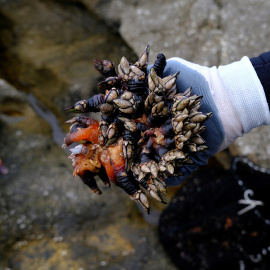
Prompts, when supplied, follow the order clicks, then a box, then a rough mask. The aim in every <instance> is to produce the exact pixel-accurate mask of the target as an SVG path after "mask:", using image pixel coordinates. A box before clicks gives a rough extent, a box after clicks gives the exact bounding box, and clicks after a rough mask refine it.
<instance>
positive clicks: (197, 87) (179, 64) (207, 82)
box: [163, 56, 270, 186]
mask: <svg viewBox="0 0 270 270" xmlns="http://www.w3.org/2000/svg"><path fill="white" fill-rule="evenodd" d="M178 71H180V76H179V78H178V79H177V89H178V91H179V92H184V91H185V90H186V89H187V88H189V87H192V94H195V95H198V96H203V99H202V101H201V104H202V105H201V107H200V111H201V112H203V113H208V112H212V113H213V115H212V117H211V118H210V119H209V120H207V121H206V122H205V123H204V125H205V126H206V130H205V131H203V132H202V133H201V134H200V135H201V136H202V137H203V138H204V139H205V141H206V145H207V146H208V150H206V151H204V152H199V153H194V154H192V156H191V158H192V160H193V161H194V165H188V166H183V167H182V168H181V172H183V173H184V175H183V176H180V177H170V178H168V179H166V183H167V185H168V186H177V185H179V184H181V183H182V182H183V181H184V180H185V179H186V178H187V177H188V176H189V175H190V174H191V173H192V172H193V171H195V170H197V168H198V166H199V165H206V164H207V162H208V159H209V158H210V157H211V156H214V155H215V154H216V153H217V152H219V151H221V150H223V149H225V148H226V147H228V146H229V145H230V144H231V143H232V142H234V141H235V140H236V139H237V138H238V137H241V136H243V134H245V133H248V132H249V131H250V130H251V129H253V128H255V127H258V126H261V125H269V124H270V114H269V107H268V104H267V101H266V97H265V93H264V89H263V87H262V84H261V82H260V80H259V78H258V76H257V74H256V72H255V70H254V68H253V66H252V64H251V62H250V60H249V58H248V57H246V56H245V57H243V58H242V59H241V60H240V61H238V62H234V63H231V64H229V65H226V66H220V67H219V68H217V67H212V68H208V67H205V66H200V65H197V64H193V63H190V62H188V61H185V60H184V59H181V58H177V57H174V58H171V59H169V60H167V65H166V67H165V70H164V72H163V76H164V77H166V76H168V75H170V74H174V73H176V72H178Z"/></svg>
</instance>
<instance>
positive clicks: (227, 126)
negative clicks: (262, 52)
mask: <svg viewBox="0 0 270 270" xmlns="http://www.w3.org/2000/svg"><path fill="white" fill-rule="evenodd" d="M213 72H216V73H217V74H216V75H217V76H215V77H218V78H219V85H220V87H218V88H217V89H213V91H214V94H213V98H214V100H215V102H216V105H217V107H218V110H219V114H220V118H221V121H222V123H223V126H224V130H225V140H224V141H223V144H222V146H221V148H220V150H222V149H224V148H226V147H227V146H228V145H230V144H231V143H232V142H233V141H235V140H236V139H237V138H238V137H241V136H243V134H245V133H248V132H249V131H250V130H251V129H253V128H255V127H258V126H261V125H269V124H270V113H269V107H268V103H267V100H266V97H265V93H264V90H263V86H262V84H261V82H260V80H259V78H258V76H257V74H256V72H255V70H254V68H253V66H252V64H251V62H250V60H249V59H248V57H246V56H245V57H243V58H242V59H241V60H240V61H238V62H234V63H231V64H229V65H226V66H220V67H219V68H218V69H213V68H211V69H210V73H213ZM211 77H213V76H211Z"/></svg>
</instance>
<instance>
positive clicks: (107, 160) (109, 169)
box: [99, 148, 117, 184]
mask: <svg viewBox="0 0 270 270" xmlns="http://www.w3.org/2000/svg"><path fill="white" fill-rule="evenodd" d="M99 160H100V162H101V165H102V166H103V167H104V168H105V170H106V173H107V176H108V178H109V180H110V181H111V182H112V183H114V184H116V183H117V181H116V176H115V173H114V170H113V166H112V164H111V157H110V152H109V150H108V148H105V149H103V150H102V151H101V152H100V153H99Z"/></svg>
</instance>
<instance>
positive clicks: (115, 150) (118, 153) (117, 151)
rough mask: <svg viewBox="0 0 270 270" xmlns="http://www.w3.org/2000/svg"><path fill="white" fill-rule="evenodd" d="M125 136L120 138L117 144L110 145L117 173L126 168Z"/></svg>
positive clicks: (112, 160)
mask: <svg viewBox="0 0 270 270" xmlns="http://www.w3.org/2000/svg"><path fill="white" fill-rule="evenodd" d="M122 149H123V138H121V139H120V140H118V142H117V144H115V145H112V146H110V147H109V151H110V155H111V162H112V165H113V167H114V171H115V173H116V174H117V173H120V172H123V171H124V170H125V158H124V154H123V150H122Z"/></svg>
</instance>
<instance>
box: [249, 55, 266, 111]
mask: <svg viewBox="0 0 270 270" xmlns="http://www.w3.org/2000/svg"><path fill="white" fill-rule="evenodd" d="M250 62H251V63H252V65H253V67H254V69H255V71H256V73H257V75H258V78H259V79H260V81H261V84H262V86H263V89H264V92H265V96H266V100H267V103H268V106H269V108H270V52H265V53H263V54H261V55H259V56H258V57H254V58H251V59H250Z"/></svg>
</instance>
